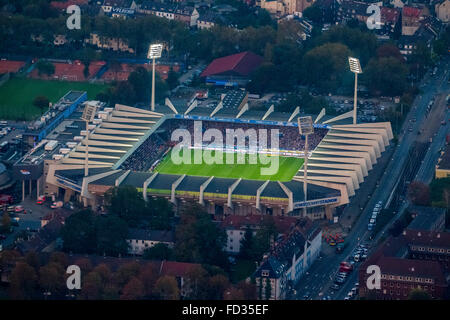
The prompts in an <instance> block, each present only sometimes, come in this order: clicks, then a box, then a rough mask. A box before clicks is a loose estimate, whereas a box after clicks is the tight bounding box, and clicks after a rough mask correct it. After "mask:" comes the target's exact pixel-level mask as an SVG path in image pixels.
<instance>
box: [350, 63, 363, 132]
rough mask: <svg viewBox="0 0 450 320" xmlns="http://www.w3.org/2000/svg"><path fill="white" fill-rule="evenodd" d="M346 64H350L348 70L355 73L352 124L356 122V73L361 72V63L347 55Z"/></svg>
mask: <svg viewBox="0 0 450 320" xmlns="http://www.w3.org/2000/svg"><path fill="white" fill-rule="evenodd" d="M348 64H349V65H350V71H351V72H353V73H354V74H355V94H354V97H353V124H356V108H357V105H358V104H357V99H358V73H362V69H361V64H360V63H359V59H358V58H352V57H348Z"/></svg>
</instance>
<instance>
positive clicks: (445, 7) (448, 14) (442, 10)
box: [434, 0, 450, 23]
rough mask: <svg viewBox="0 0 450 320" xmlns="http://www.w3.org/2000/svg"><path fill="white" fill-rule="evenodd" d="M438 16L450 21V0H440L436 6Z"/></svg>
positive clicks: (445, 21)
mask: <svg viewBox="0 0 450 320" xmlns="http://www.w3.org/2000/svg"><path fill="white" fill-rule="evenodd" d="M434 11H435V12H436V17H437V18H438V19H439V20H441V21H442V22H444V23H449V22H450V0H444V1H440V2H439V3H436V5H435V6H434Z"/></svg>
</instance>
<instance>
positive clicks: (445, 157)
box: [435, 144, 450, 179]
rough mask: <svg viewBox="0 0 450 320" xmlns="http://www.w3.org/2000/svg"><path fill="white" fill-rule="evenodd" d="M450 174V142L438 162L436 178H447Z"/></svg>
mask: <svg viewBox="0 0 450 320" xmlns="http://www.w3.org/2000/svg"><path fill="white" fill-rule="evenodd" d="M449 176H450V144H447V146H446V147H445V149H444V150H443V151H442V152H441V156H440V157H439V160H438V163H437V165H436V171H435V177H436V179H440V178H447V177H449Z"/></svg>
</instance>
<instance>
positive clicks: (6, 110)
mask: <svg viewBox="0 0 450 320" xmlns="http://www.w3.org/2000/svg"><path fill="white" fill-rule="evenodd" d="M107 87H108V86H107V85H102V84H92V83H88V82H69V81H48V80H37V79H27V78H12V79H10V80H8V81H7V82H6V83H5V84H4V85H3V86H1V87H0V119H2V120H32V119H34V118H36V117H37V116H40V115H41V110H40V109H39V108H37V107H35V106H33V99H34V98H35V97H37V96H46V97H47V98H48V99H49V100H50V101H51V102H53V103H55V102H57V101H58V100H59V99H60V98H61V97H62V96H63V95H65V94H66V93H67V92H68V91H70V90H75V91H87V93H88V99H94V98H95V96H96V95H97V94H98V93H99V92H102V91H104V90H105V89H106V88H107Z"/></svg>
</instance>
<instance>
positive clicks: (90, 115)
mask: <svg viewBox="0 0 450 320" xmlns="http://www.w3.org/2000/svg"><path fill="white" fill-rule="evenodd" d="M96 110H97V106H95V105H92V104H89V103H87V104H86V106H85V107H84V110H83V114H82V115H81V119H82V120H84V121H85V122H86V143H85V144H86V150H85V152H84V155H85V158H84V176H85V177H87V176H88V175H89V150H88V149H89V122H91V121H92V120H94V117H95V112H96Z"/></svg>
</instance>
